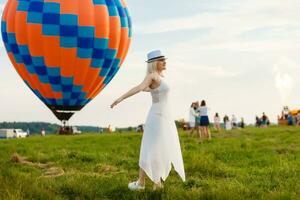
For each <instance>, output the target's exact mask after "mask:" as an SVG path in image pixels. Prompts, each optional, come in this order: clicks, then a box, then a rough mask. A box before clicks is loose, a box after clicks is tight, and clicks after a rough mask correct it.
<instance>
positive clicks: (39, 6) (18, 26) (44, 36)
mask: <svg viewBox="0 0 300 200" xmlns="http://www.w3.org/2000/svg"><path fill="white" fill-rule="evenodd" d="M1 32H2V40H3V42H4V45H5V48H6V51H7V53H8V56H9V58H10V60H11V62H12V64H13V65H14V67H15V69H16V71H17V72H18V73H19V75H20V76H21V77H22V79H23V80H24V82H25V83H26V84H27V85H28V86H29V88H30V89H31V90H32V91H33V92H34V93H35V94H36V96H38V97H39V99H40V100H41V101H42V102H44V103H45V104H46V105H47V106H48V107H49V108H50V109H51V110H52V112H53V113H54V114H55V115H56V117H57V118H58V119H60V120H68V119H69V118H70V117H71V116H72V115H73V113H74V112H75V111H79V110H81V108H83V107H84V106H85V105H86V104H87V103H88V102H90V101H91V100H92V99H93V98H94V97H95V96H96V95H97V94H99V93H100V91H101V90H102V89H103V88H104V87H105V86H106V85H107V84H108V83H109V82H110V81H111V80H112V78H113V77H114V76H115V74H116V73H117V72H118V70H119V68H120V66H121V64H122V63H123V61H124V59H125V57H126V54H127V51H128V48H129V45H130V40H131V35H132V34H131V19H130V16H129V13H128V9H127V7H126V4H125V2H124V0H8V2H7V4H6V6H5V9H4V11H3V15H2V20H1Z"/></svg>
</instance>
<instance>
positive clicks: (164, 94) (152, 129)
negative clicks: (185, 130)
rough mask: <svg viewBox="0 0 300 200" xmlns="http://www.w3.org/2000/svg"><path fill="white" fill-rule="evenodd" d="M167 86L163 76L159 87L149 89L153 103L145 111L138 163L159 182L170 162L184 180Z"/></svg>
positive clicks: (151, 177)
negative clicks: (147, 110) (146, 111)
mask: <svg viewBox="0 0 300 200" xmlns="http://www.w3.org/2000/svg"><path fill="white" fill-rule="evenodd" d="M169 91H170V88H169V86H168V85H167V83H166V81H165V80H164V79H161V83H160V85H159V87H158V88H156V89H153V90H151V96H152V106H151V108H150V111H149V113H148V116H147V119H146V122H145V129H144V134H143V138H142V143H141V150H140V160H139V166H140V167H141V168H142V169H143V170H144V171H145V173H146V174H147V175H148V177H149V178H150V179H151V180H152V181H153V182H154V183H159V182H160V180H161V179H162V180H163V181H165V180H166V178H167V177H168V175H169V173H170V171H171V168H172V166H171V164H173V167H174V169H175V171H176V172H177V173H178V174H179V176H180V177H181V179H182V180H183V181H185V172H184V167H183V160H182V154H181V149H180V143H179V137H178V132H177V128H176V125H175V121H174V120H173V118H172V116H171V110H170V108H169V107H168V106H169V103H168V94H169Z"/></svg>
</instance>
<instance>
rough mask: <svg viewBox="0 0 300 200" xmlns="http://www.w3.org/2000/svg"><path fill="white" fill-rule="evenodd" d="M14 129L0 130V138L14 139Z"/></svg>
mask: <svg viewBox="0 0 300 200" xmlns="http://www.w3.org/2000/svg"><path fill="white" fill-rule="evenodd" d="M14 137H15V132H14V129H0V138H14Z"/></svg>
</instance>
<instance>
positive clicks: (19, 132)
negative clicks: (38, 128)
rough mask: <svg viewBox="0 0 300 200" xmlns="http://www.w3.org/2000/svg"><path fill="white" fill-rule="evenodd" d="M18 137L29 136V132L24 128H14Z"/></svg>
mask: <svg viewBox="0 0 300 200" xmlns="http://www.w3.org/2000/svg"><path fill="white" fill-rule="evenodd" d="M14 131H15V137H16V138H24V137H27V136H28V133H27V132H25V131H23V130H22V129H14Z"/></svg>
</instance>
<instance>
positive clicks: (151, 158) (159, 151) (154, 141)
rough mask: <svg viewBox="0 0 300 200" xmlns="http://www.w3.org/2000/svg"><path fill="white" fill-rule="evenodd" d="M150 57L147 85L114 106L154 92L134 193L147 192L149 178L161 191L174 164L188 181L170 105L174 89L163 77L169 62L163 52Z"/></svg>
mask: <svg viewBox="0 0 300 200" xmlns="http://www.w3.org/2000/svg"><path fill="white" fill-rule="evenodd" d="M147 57H148V60H147V63H148V68H147V75H146V78H145V79H144V81H143V82H142V83H141V84H139V85H138V86H136V87H134V88H132V89H131V90H129V91H128V92H127V93H125V94H124V95H122V96H121V97H119V98H118V99H117V100H115V101H114V102H113V103H112V105H111V108H113V107H114V106H116V105H117V104H118V103H120V102H121V101H123V100H124V99H126V98H128V97H130V96H132V95H135V94H137V93H139V92H141V91H148V92H151V96H152V106H151V108H150V111H149V113H148V117H147V119H146V123H145V130H144V134H143V138H142V143H141V149H140V159H139V166H140V171H139V179H138V180H137V181H135V182H131V183H129V184H128V188H129V189H131V190H142V189H144V188H145V177H146V175H147V176H148V177H149V178H150V179H151V180H152V181H153V182H154V186H155V188H157V187H159V188H161V187H162V182H161V180H163V181H165V180H166V178H167V177H168V175H169V173H170V170H171V165H172V164H173V167H174V169H175V171H177V173H178V174H179V175H180V177H181V178H182V180H183V181H185V172H184V167H183V160H182V154H181V149H180V143H179V138H178V132H177V129H176V125H175V122H174V120H173V119H172V116H171V114H170V112H171V110H170V108H169V103H168V94H169V90H170V88H169V86H168V85H167V83H166V81H165V80H164V79H163V74H162V71H163V70H165V69H166V61H165V60H166V58H165V57H164V56H163V55H162V54H161V52H160V51H159V50H156V51H152V52H150V53H148V55H147Z"/></svg>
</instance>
